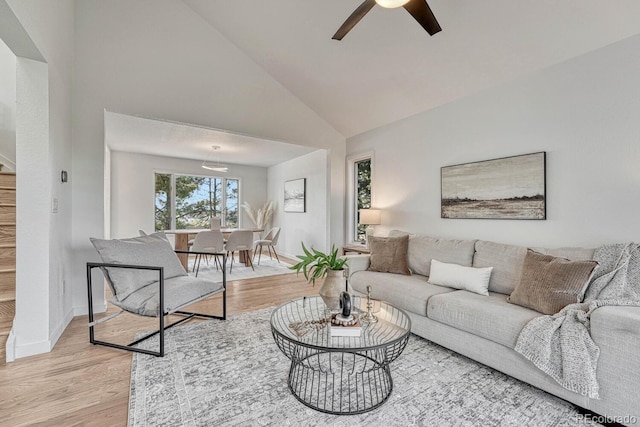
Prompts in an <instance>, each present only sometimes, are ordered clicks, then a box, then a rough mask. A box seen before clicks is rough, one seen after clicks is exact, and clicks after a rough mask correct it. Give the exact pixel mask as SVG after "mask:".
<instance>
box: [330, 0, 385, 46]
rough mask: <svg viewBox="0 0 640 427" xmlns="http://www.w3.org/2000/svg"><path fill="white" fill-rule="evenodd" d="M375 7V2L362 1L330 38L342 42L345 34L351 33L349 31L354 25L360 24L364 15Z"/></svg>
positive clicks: (369, 0)
mask: <svg viewBox="0 0 640 427" xmlns="http://www.w3.org/2000/svg"><path fill="white" fill-rule="evenodd" d="M375 5H376V0H364V2H363V3H362V4H361V5H360V6H358V8H357V9H356V10H354V11H353V13H352V14H351V15H350V16H349V17H348V18H347V20H346V21H344V24H342V26H341V27H340V28H338V31H336V33H335V34H334V35H333V37H331V38H332V39H333V40H342V38H343V37H344V36H346V35H347V33H348V32H349V31H351V29H352V28H353V27H355V25H356V24H357V23H358V22H360V20H361V19H362V18H363V17H364V15H366V14H367V12H369V11H370V10H371V8H372V7H373V6H375Z"/></svg>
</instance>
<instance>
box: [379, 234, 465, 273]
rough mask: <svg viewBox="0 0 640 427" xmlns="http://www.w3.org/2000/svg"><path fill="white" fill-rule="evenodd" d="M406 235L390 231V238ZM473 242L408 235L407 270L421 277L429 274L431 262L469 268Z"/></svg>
mask: <svg viewBox="0 0 640 427" xmlns="http://www.w3.org/2000/svg"><path fill="white" fill-rule="evenodd" d="M405 234H407V233H406V232H404V231H400V230H392V231H391V232H390V233H389V236H390V237H397V236H402V235H405ZM475 243H476V241H475V240H456V239H436V238H435V237H429V236H425V235H421V234H410V235H409V254H408V257H409V268H410V269H411V271H412V272H414V273H416V274H420V275H422V276H429V275H430V274H431V260H432V259H437V260H438V261H440V262H447V263H451V264H458V265H463V266H466V267H471V262H472V261H473V253H474V252H475Z"/></svg>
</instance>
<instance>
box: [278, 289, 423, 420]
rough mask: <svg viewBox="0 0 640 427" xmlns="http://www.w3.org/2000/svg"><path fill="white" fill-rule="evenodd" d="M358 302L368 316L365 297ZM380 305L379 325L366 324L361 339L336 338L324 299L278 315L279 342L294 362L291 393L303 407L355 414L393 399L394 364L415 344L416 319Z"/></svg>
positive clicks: (303, 301)
mask: <svg viewBox="0 0 640 427" xmlns="http://www.w3.org/2000/svg"><path fill="white" fill-rule="evenodd" d="M353 301H354V307H356V310H359V311H360V312H362V307H363V305H364V304H365V302H364V301H363V300H362V298H359V297H357V296H356V297H354V298H353ZM375 304H376V306H375V307H374V312H377V313H378V314H377V317H378V321H377V322H372V323H371V322H362V326H361V330H360V332H359V334H358V335H357V336H333V337H332V335H331V331H330V327H329V326H328V323H327V319H328V318H329V316H330V314H331V312H330V310H329V309H328V308H327V307H326V305H325V304H324V302H323V300H322V299H321V298H320V297H305V298H300V299H297V300H294V301H290V302H288V303H286V304H283V305H281V306H280V307H278V308H277V309H275V310H274V311H273V313H272V314H271V332H272V333H273V339H274V341H275V343H276V345H277V346H278V348H279V349H280V350H281V351H282V353H283V354H284V355H285V356H287V358H289V360H291V366H290V368H289V378H288V383H289V389H290V390H291V393H292V394H293V395H294V396H295V397H296V399H298V400H299V401H300V402H301V403H303V404H304V405H306V406H308V407H310V408H312V409H315V410H316V411H320V412H325V413H328V414H335V415H353V414H361V413H363V412H368V411H372V410H374V409H376V408H377V407H379V406H380V405H382V404H384V403H385V402H386V401H387V400H388V399H389V396H390V395H391V392H392V391H393V379H392V378H391V369H390V365H391V364H392V363H393V361H395V360H396V359H397V358H398V357H399V356H400V354H401V353H402V352H403V350H404V349H405V347H406V346H407V343H408V342H409V335H410V331H411V320H410V319H409V316H408V315H407V314H406V313H404V312H403V311H402V310H400V309H399V308H396V307H394V306H392V305H391V304H388V303H386V302H384V301H376V302H375Z"/></svg>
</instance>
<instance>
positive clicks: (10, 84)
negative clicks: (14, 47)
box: [0, 40, 16, 171]
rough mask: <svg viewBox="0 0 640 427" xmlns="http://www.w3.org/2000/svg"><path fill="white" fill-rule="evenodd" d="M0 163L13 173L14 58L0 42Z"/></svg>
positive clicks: (14, 154) (14, 131)
mask: <svg viewBox="0 0 640 427" xmlns="http://www.w3.org/2000/svg"><path fill="white" fill-rule="evenodd" d="M0 76H2V78H0V163H2V164H4V165H5V170H12V171H15V163H16V56H15V55H14V54H13V52H11V50H10V49H9V48H8V47H7V45H6V44H4V42H3V41H2V40H0Z"/></svg>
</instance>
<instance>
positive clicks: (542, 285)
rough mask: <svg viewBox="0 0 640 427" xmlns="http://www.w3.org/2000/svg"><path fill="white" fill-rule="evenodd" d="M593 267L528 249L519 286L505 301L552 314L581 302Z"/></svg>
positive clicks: (595, 263)
mask: <svg viewBox="0 0 640 427" xmlns="http://www.w3.org/2000/svg"><path fill="white" fill-rule="evenodd" d="M597 266H598V263H597V262H596V261H569V260H568V259H565V258H560V257H554V256H552V255H544V254H541V253H538V252H535V251H533V250H531V249H529V251H528V252H527V255H526V256H525V257H524V264H523V265H522V275H521V276H520V282H519V283H518V286H516V289H515V290H514V291H513V292H512V293H511V295H510V296H509V297H508V298H507V301H509V302H510V303H512V304H518V305H521V306H523V307H528V308H531V309H533V310H536V311H539V312H540V313H544V314H556V313H557V312H559V311H560V310H562V309H563V308H564V307H565V306H566V305H569V304H573V303H577V302H582V300H583V298H584V292H585V291H586V289H587V286H588V285H589V281H590V280H591V276H592V275H593V273H594V272H595V269H596V267H597Z"/></svg>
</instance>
